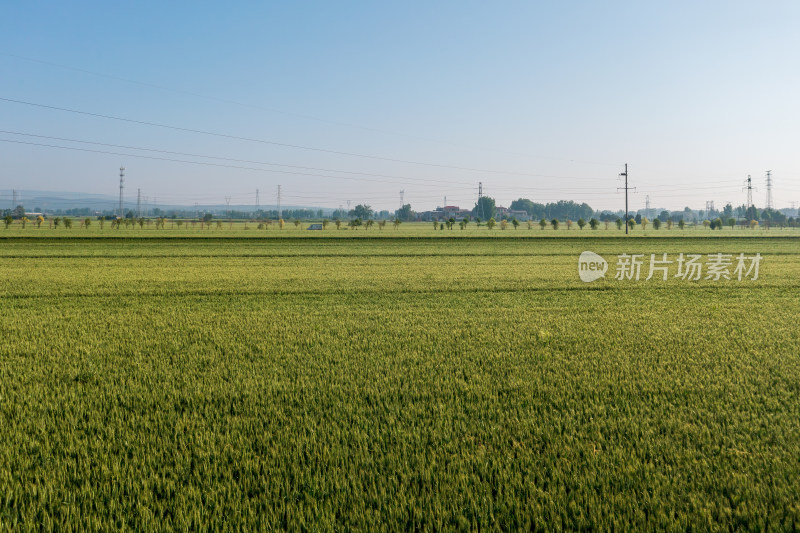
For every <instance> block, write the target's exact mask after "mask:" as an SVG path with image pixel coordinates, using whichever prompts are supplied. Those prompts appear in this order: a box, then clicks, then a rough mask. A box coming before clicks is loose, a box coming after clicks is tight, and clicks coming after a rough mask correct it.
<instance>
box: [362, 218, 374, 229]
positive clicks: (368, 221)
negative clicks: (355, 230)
mask: <svg viewBox="0 0 800 533" xmlns="http://www.w3.org/2000/svg"><path fill="white" fill-rule="evenodd" d="M374 223H375V221H374V220H367V221H366V222H364V229H369V228H371V227H372V225H373V224H374Z"/></svg>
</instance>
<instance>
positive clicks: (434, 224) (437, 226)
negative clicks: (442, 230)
mask: <svg viewBox="0 0 800 533" xmlns="http://www.w3.org/2000/svg"><path fill="white" fill-rule="evenodd" d="M433 229H434V230H437V229H439V223H438V222H437V221H435V220H434V221H433Z"/></svg>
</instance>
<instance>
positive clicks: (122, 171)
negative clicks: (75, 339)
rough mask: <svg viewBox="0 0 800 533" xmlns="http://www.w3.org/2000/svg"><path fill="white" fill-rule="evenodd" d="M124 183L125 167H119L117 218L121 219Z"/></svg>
mask: <svg viewBox="0 0 800 533" xmlns="http://www.w3.org/2000/svg"><path fill="white" fill-rule="evenodd" d="M124 183H125V167H119V218H123V217H124V216H125V213H123V212H122V188H123V184H124Z"/></svg>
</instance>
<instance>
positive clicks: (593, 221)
mask: <svg viewBox="0 0 800 533" xmlns="http://www.w3.org/2000/svg"><path fill="white" fill-rule="evenodd" d="M581 220H582V219H581ZM580 223H581V221H580V220H579V221H578V225H580ZM599 226H600V221H599V220H597V219H596V218H592V219H591V220H589V227H590V228H592V229H597V228H598V227H599Z"/></svg>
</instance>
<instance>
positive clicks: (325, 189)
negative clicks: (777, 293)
mask: <svg viewBox="0 0 800 533" xmlns="http://www.w3.org/2000/svg"><path fill="white" fill-rule="evenodd" d="M798 28H800V3H799V2H796V1H786V2H738V1H719V2H697V1H692V2H640V1H638V2H634V1H630V2H613V1H604V2H569V1H568V2H547V3H545V2H531V1H528V2H501V1H497V2H470V1H464V0H459V1H453V2H430V1H425V2H409V1H405V2H396V3H389V2H346V1H337V2H235V3H234V2H228V3H222V2H197V1H194V2H149V1H139V2H125V3H123V2H80V1H75V2H37V1H30V2H28V1H26V2H3V3H2V7H0V79H2V84H0V98H3V99H11V100H18V101H24V102H29V103H30V104H36V105H26V104H20V103H13V102H9V101H7V100H0V118H1V119H0V129H2V131H3V133H0V139H2V140H3V141H4V142H0V190H7V189H11V188H17V189H37V190H58V191H85V192H93V193H102V194H116V193H117V192H118V168H119V166H120V165H124V166H125V167H126V168H127V176H126V186H127V189H126V194H128V195H130V196H135V193H136V188H141V189H142V194H143V195H145V196H147V197H148V198H158V201H159V203H162V202H163V203H185V204H192V203H194V202H200V203H223V202H224V199H225V197H226V196H230V197H231V198H232V202H231V203H233V204H236V203H240V204H241V203H253V202H254V201H255V191H256V189H260V196H261V205H262V206H263V205H268V204H274V201H275V191H276V188H277V185H278V184H281V185H282V189H283V195H284V196H283V198H284V199H283V202H284V204H293V205H319V206H326V207H338V206H339V205H344V206H346V205H347V202H348V200H350V201H351V202H352V204H353V205H355V204H357V203H368V204H370V205H372V207H374V208H377V209H396V208H397V207H398V206H399V204H400V190H401V189H402V190H404V191H405V201H406V202H410V203H411V204H412V207H413V208H414V209H415V210H426V209H431V208H434V207H436V206H437V205H441V204H442V203H443V202H444V197H445V196H447V203H448V204H454V205H460V206H462V207H472V205H473V204H474V202H475V200H476V198H477V193H478V190H477V189H478V182H482V183H483V188H484V194H487V195H489V196H493V197H495V198H496V200H497V202H498V204H500V205H507V204H508V203H510V201H511V200H513V199H516V198H518V197H528V198H531V199H533V200H535V201H541V202H547V201H553V200H558V199H571V200H575V201H579V202H581V201H585V202H588V203H589V204H590V205H592V206H593V207H595V208H598V209H615V210H616V209H620V208H622V207H623V206H624V198H623V195H622V194H620V193H619V192H617V187H619V186H620V182H619V180H618V174H619V173H620V172H621V171H622V169H623V165H624V164H625V163H626V162H627V163H628V164H629V170H630V179H631V186H635V187H637V193H636V194H635V195H632V196H631V208H632V209H638V208H642V207H644V204H645V197H646V196H647V195H649V196H650V201H651V204H652V206H653V207H666V208H672V209H678V208H683V207H684V206H686V205H689V206H691V207H694V208H702V207H704V206H705V202H706V200H714V202H715V204H716V206H717V207H718V208H719V207H721V206H722V205H723V204H724V203H726V202H729V201H730V202H732V203H733V204H734V205H739V204H742V203H744V201H745V198H746V194H745V192H743V191H742V186H743V181H744V180H745V178H746V177H747V175H748V174H751V175H752V177H753V182H754V185H755V186H756V187H758V191H757V192H756V193H755V194H754V197H755V201H756V205H759V206H763V204H764V202H765V196H766V188H765V183H764V175H765V172H766V171H767V170H772V172H773V176H774V183H775V184H774V189H773V191H774V192H773V196H774V199H775V204H776V207H779V208H780V207H788V206H789V205H790V203H791V202H792V201H797V202H800V153H799V152H800V151H799V150H798V148H800V133H799V130H798V127H799V125H800V30H798ZM42 105H44V106H54V107H60V108H66V109H72V110H76V111H81V112H84V113H94V114H102V115H109V116H115V117H120V118H125V119H132V120H134V121H140V122H149V123H158V124H163V125H168V126H174V127H177V128H184V130H180V129H169V128H163V127H157V126H153V125H146V124H141V123H136V122H126V121H119V120H112V119H108V118H101V117H97V116H90V115H87V114H77V113H70V112H65V111H58V110H55V109H49V108H45V107H41V106H42ZM185 129H190V130H202V131H205V132H210V133H217V134H224V135H228V136H229V137H224V136H219V135H207V134H201V133H196V132H190V131H185ZM21 134H29V135H27V136H26V135H21ZM30 135H38V136H40V137H33V136H30ZM45 137H57V138H59V139H53V138H45ZM231 137H238V138H231ZM242 138H248V139H251V140H243V139H242ZM5 141H17V142H16V143H11V142H5ZM75 141H90V142H92V143H104V144H105V145H117V146H102V145H99V144H88V143H77V142H75ZM264 141H266V142H264ZM20 143H36V144H39V145H50V146H36V145H33V144H20ZM286 145H293V146H286ZM53 146H61V147H71V148H81V149H83V150H93V151H78V150H66V149H61V148H54V147H53ZM119 146H125V147H127V148H120V147H119ZM299 147H305V148H299ZM143 148H146V149H149V150H161V151H165V152H174V153H172V154H167V153H163V152H155V151H143V150H139V149H143ZM308 148H313V149H308ZM98 152H114V153H115V154H106V153H98ZM334 152H340V153H334ZM119 154H126V155H119ZM186 154H191V155H186ZM348 154H350V155H348ZM135 155H139V156H147V157H150V158H161V159H147V158H142V157H134V156H135ZM199 156H205V157H199ZM213 158H218V159H213ZM223 158H227V159H223ZM175 160H180V161H175ZM234 160H236V161H234ZM186 161H194V162H201V163H205V164H192V163H187V162H186ZM421 163H424V164H421ZM212 164H213V165H212ZM214 165H216V166H214ZM280 165H285V166H280ZM234 167H239V168H234ZM297 167H306V168H297ZM0 201H2V202H3V203H5V200H4V199H0Z"/></svg>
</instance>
